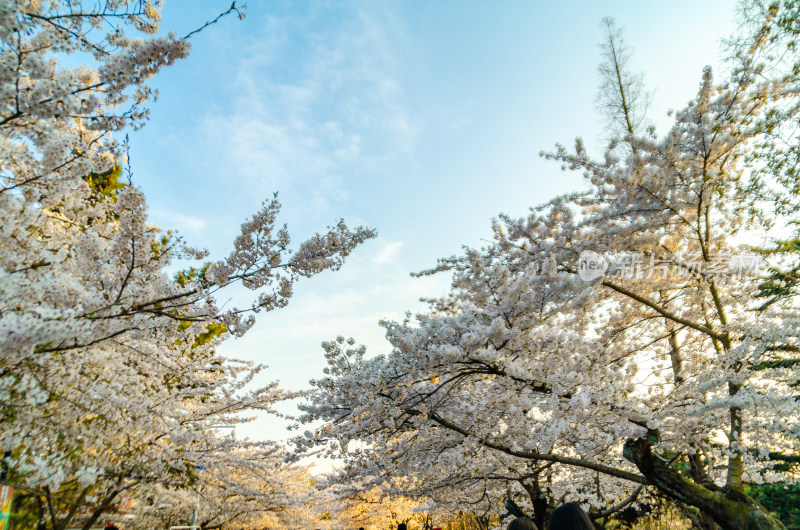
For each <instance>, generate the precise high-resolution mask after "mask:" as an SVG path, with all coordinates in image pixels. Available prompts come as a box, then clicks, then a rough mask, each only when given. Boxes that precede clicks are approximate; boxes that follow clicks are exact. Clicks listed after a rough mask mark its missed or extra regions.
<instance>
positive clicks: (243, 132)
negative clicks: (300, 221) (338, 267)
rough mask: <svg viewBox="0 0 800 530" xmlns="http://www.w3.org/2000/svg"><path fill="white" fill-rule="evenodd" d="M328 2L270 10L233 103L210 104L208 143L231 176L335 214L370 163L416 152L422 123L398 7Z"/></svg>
mask: <svg viewBox="0 0 800 530" xmlns="http://www.w3.org/2000/svg"><path fill="white" fill-rule="evenodd" d="M296 9H303V8H299V7H296ZM325 9H326V8H324V7H322V8H320V7H319V6H317V7H316V8H314V10H316V11H318V12H314V13H302V15H303V16H299V17H298V16H290V15H291V14H285V15H283V16H270V17H267V18H266V19H265V21H264V27H265V30H264V32H265V35H264V38H263V41H261V40H259V41H256V42H252V43H250V45H249V47H248V49H247V50H243V53H242V56H243V57H245V58H244V59H241V60H240V61H239V64H238V67H237V73H236V74H235V76H234V78H233V79H232V81H231V92H232V94H234V96H233V98H234V99H233V109H234V110H233V112H227V113H225V114H222V113H220V112H216V111H210V112H208V113H207V114H206V115H205V117H204V118H203V121H202V126H203V129H204V136H205V138H203V139H202V143H203V144H205V145H206V147H207V148H209V149H211V150H212V151H213V153H215V157H214V158H213V164H214V165H215V166H216V172H217V173H219V174H221V175H224V176H225V178H226V179H228V180H229V181H232V182H237V181H238V182H240V183H241V185H242V186H245V187H247V188H249V189H251V190H253V191H254V192H257V193H260V194H261V195H266V194H268V193H269V192H271V191H273V190H278V189H279V190H281V193H282V194H284V196H285V197H286V196H292V195H297V196H298V197H299V196H302V197H303V200H304V201H305V204H306V205H307V208H308V209H310V210H311V209H313V210H314V211H317V212H319V213H324V214H326V215H330V213H331V212H333V211H335V206H336V205H338V204H340V203H342V202H343V201H345V200H347V198H348V196H349V194H348V189H349V188H350V187H351V186H352V185H354V184H353V182H352V180H353V179H355V178H357V176H358V175H363V174H364V173H365V172H366V171H367V170H368V169H367V168H368V167H369V166H370V165H372V164H377V163H381V162H382V161H386V160H387V159H391V158H392V157H394V156H406V155H407V154H408V152H409V151H410V150H412V149H413V145H414V142H415V139H416V136H417V131H418V127H417V126H416V125H415V124H414V119H413V118H412V115H411V113H410V112H408V111H407V109H406V106H405V104H404V98H405V94H404V91H403V87H402V84H401V83H400V81H399V79H400V78H401V75H400V73H399V72H398V69H399V68H400V66H399V64H400V62H399V59H398V58H397V57H396V56H395V51H394V50H396V49H397V44H398V43H397V39H400V38H403V36H402V35H398V33H397V32H398V30H397V28H398V27H402V24H400V23H399V22H398V21H397V20H396V19H395V14H394V13H393V12H392V11H391V10H390V9H388V8H381V7H370V8H366V7H363V6H358V7H354V8H353V10H351V11H347V10H342V9H340V8H337V9H336V13H335V15H336V16H337V17H340V18H337V19H335V20H336V22H337V23H333V20H327V19H326V17H327V16H332V15H333V14H334V13H333V12H331V13H327V12H326V11H325ZM312 11H313V10H312ZM343 11H344V13H345V16H344V18H343V19H342V18H341V17H342V12H343ZM254 22H255V21H252V20H251V21H250V23H254ZM259 22H261V21H259ZM320 210H322V211H320ZM325 210H330V211H325Z"/></svg>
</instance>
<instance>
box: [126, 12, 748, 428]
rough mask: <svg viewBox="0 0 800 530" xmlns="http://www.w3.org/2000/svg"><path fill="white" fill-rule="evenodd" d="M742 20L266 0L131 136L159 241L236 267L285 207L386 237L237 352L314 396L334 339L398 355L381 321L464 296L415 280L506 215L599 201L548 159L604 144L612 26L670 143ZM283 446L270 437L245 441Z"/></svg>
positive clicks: (199, 51)
mask: <svg viewBox="0 0 800 530" xmlns="http://www.w3.org/2000/svg"><path fill="white" fill-rule="evenodd" d="M229 5H230V3H229V1H224V0H223V1H216V0H203V1H199V0H180V1H178V0H168V1H167V2H166V6H165V8H164V10H163V22H162V28H163V29H165V30H174V31H175V32H177V33H178V34H180V35H183V34H186V33H188V32H189V31H191V30H192V29H195V28H197V27H199V26H201V25H202V24H203V23H204V22H205V21H206V20H209V19H211V18H213V17H214V16H216V14H217V13H219V12H221V11H224V10H225V9H226V8H227V7H228V6H229ZM735 6H736V3H735V2H733V1H704V2H697V1H675V2H639V1H621V0H620V1H605V2H601V1H596V2H593V1H574V2H540V1H533V0H530V1H514V0H506V1H502V2H500V1H494V2H489V1H486V2H477V1H466V0H461V1H455V0H440V1H435V2H424V1H422V0H415V1H410V0H408V1H389V0H386V1H384V2H373V1H358V2H356V1H337V2H334V1H330V2H292V1H281V0H275V1H268V2H267V1H257V0H251V1H250V2H249V7H248V10H247V17H246V19H245V20H244V21H239V20H237V19H236V18H235V17H228V18H225V19H223V20H222V21H220V22H219V23H218V24H216V25H214V26H211V27H209V28H207V29H205V30H204V31H203V32H201V33H200V34H198V35H195V36H194V37H193V38H192V52H191V54H190V56H189V58H188V59H187V60H184V61H180V62H179V63H177V64H175V65H174V66H173V67H171V68H169V69H167V70H165V71H164V72H163V73H162V74H160V75H159V76H158V77H157V78H155V79H154V82H153V83H152V84H153V86H155V87H156V88H158V89H159V91H160V98H159V100H158V102H156V103H155V104H154V105H152V115H151V119H150V122H149V123H148V124H147V126H146V127H145V128H144V129H142V130H140V131H136V132H134V133H132V134H131V155H132V160H131V163H132V166H133V172H134V181H135V183H136V184H137V185H139V186H141V187H142V188H143V189H144V190H145V193H146V195H147V197H148V200H149V203H150V207H151V217H152V219H153V221H154V222H155V223H156V224H159V225H161V226H164V227H169V228H175V229H178V230H179V231H180V232H181V233H182V234H183V235H184V236H185V238H186V239H187V240H188V241H189V242H190V243H192V244H193V245H195V246H201V247H208V248H209V249H210V250H211V252H212V257H216V258H221V257H223V256H224V255H226V254H227V253H228V251H229V248H230V242H231V241H232V240H233V238H234V237H235V236H236V234H237V231H238V226H239V224H240V223H241V222H242V221H243V220H244V219H245V218H246V217H248V216H249V215H250V214H252V212H254V211H255V210H256V209H257V208H258V206H259V204H260V202H261V201H262V200H264V199H265V198H267V197H269V196H271V194H272V192H273V191H279V192H280V199H281V202H282V203H283V205H284V210H283V220H284V221H285V222H287V223H288V225H289V229H290V231H291V233H292V234H293V237H294V238H295V241H298V242H299V241H300V240H302V238H304V237H305V236H308V235H310V234H312V233H313V232H315V231H318V230H321V229H324V228H325V227H326V226H328V225H330V224H332V223H334V222H335V221H336V220H337V219H338V218H340V217H344V218H345V219H346V220H348V222H350V223H352V224H366V225H369V226H372V227H375V228H377V229H378V231H379V233H380V237H379V238H378V239H377V240H375V241H371V242H369V243H368V244H366V245H364V246H363V247H362V248H361V249H360V250H358V251H357V252H356V253H355V254H354V255H353V256H352V257H351V259H350V260H349V261H348V263H347V264H346V265H345V267H344V268H343V269H342V270H341V271H339V272H336V273H325V274H322V275H320V276H319V277H315V278H313V279H311V280H307V281H305V282H303V283H302V284H300V285H298V287H297V289H296V294H295V297H294V298H293V299H292V301H291V303H290V305H289V307H288V308H286V309H283V310H280V311H277V312H274V313H270V314H266V315H264V314H262V315H260V316H261V318H260V319H259V322H258V324H257V325H256V327H255V328H254V329H253V330H252V331H251V332H250V333H249V334H248V335H247V336H246V337H245V338H243V339H240V340H236V341H231V342H229V343H228V344H226V345H225V353H226V354H228V355H231V356H233V357H237V358H247V359H251V360H255V361H258V362H262V363H266V364H268V365H270V370H269V372H268V373H269V377H271V378H272V379H280V380H281V382H282V384H283V385H284V386H285V387H287V388H291V389H300V388H305V387H306V386H307V381H308V380H309V379H311V378H313V377H317V376H319V375H320V374H321V370H322V368H323V367H324V358H323V355H322V349H321V348H320V346H319V344H320V342H321V341H323V340H327V339H330V338H333V337H334V336H336V335H337V334H342V335H345V336H354V337H355V338H356V339H357V340H358V341H359V342H362V343H365V344H367V345H368V348H369V351H371V352H372V353H378V352H383V351H386V350H387V348H388V343H386V342H385V340H384V339H383V334H382V328H380V327H379V326H378V320H379V319H381V318H391V319H400V318H402V317H403V314H404V312H405V311H407V310H411V311H414V310H418V309H421V308H422V305H421V304H420V303H419V302H418V301H417V300H418V299H419V297H421V296H436V295H439V294H443V293H444V292H445V290H446V285H447V282H446V278H425V279H413V278H410V277H409V273H410V272H412V271H417V270H421V269H424V268H427V267H430V266H432V265H433V264H434V263H435V261H436V259H437V258H439V257H443V256H448V255H451V254H454V253H459V252H460V249H461V246H462V245H470V246H480V245H481V244H482V240H485V239H488V238H490V237H491V230H490V220H491V218H492V217H493V216H496V215H497V214H498V213H500V212H504V213H508V214H510V215H513V216H522V215H525V214H526V212H527V209H528V207H529V206H533V205H536V204H539V203H542V202H544V201H546V200H548V199H550V198H551V197H553V196H555V195H558V194H560V193H564V192H569V191H573V190H576V189H579V188H580V187H581V186H582V179H581V177H580V176H579V175H576V174H570V173H564V172H561V171H560V169H559V167H558V166H557V165H556V164H553V163H549V162H547V161H544V160H542V159H541V158H540V157H539V152H540V151H541V150H548V149H550V148H552V147H553V145H554V144H555V143H556V142H561V143H565V144H568V145H571V144H572V142H573V140H574V138H575V137H576V136H581V137H582V138H583V139H584V140H585V142H586V143H587V145H588V146H589V148H590V149H594V150H595V152H597V148H598V146H600V145H601V142H602V137H603V131H602V120H601V118H600V116H599V114H598V113H597V111H596V109H595V95H596V90H597V86H598V77H597V73H596V72H597V63H598V61H599V59H600V52H599V47H598V45H599V43H600V42H601V41H602V39H603V32H602V29H601V27H600V21H601V19H602V18H603V17H605V16H612V17H614V18H616V20H617V23H618V25H619V26H621V27H623V28H624V30H625V35H626V39H627V41H628V43H629V44H631V45H632V46H633V47H634V50H635V51H634V57H633V61H632V69H633V70H635V71H641V72H643V73H644V75H645V79H646V82H647V84H648V86H649V87H650V88H651V89H652V90H653V91H654V97H653V103H652V105H651V117H652V119H654V121H655V122H656V123H657V125H658V126H659V128H660V129H661V130H664V129H665V127H666V126H667V124H668V123H669V119H668V118H667V117H666V112H667V110H668V109H671V108H675V109H677V108H681V107H682V106H683V105H684V104H685V103H686V102H687V101H688V100H690V99H691V98H692V96H693V95H694V94H695V92H696V90H697V87H698V83H699V80H700V74H701V70H702V68H703V66H705V65H707V64H711V65H716V64H718V62H719V57H720V53H719V50H720V46H719V43H720V39H721V38H723V37H724V36H726V35H728V34H729V33H730V32H731V31H732V29H733V28H734V9H735ZM282 429H283V427H282V425H281V424H280V423H279V422H275V421H270V420H260V421H258V422H255V423H253V424H251V425H250V426H248V427H246V428H244V429H242V431H243V434H245V435H249V436H251V437H255V438H271V439H276V438H283V437H285V436H286V434H285V432H284V431H283V430H282Z"/></svg>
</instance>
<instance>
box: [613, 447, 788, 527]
mask: <svg viewBox="0 0 800 530" xmlns="http://www.w3.org/2000/svg"><path fill="white" fill-rule="evenodd" d="M623 454H624V456H625V458H627V459H628V460H630V461H631V462H633V463H634V464H635V465H636V467H638V468H639V471H640V472H641V473H642V475H644V476H645V478H646V479H647V480H648V481H649V482H650V483H651V484H653V485H654V486H655V487H657V488H658V489H659V490H660V491H661V492H662V493H664V494H665V495H667V496H669V497H671V498H673V499H675V500H677V501H679V502H682V503H684V504H688V505H690V506H694V507H696V508H697V509H699V510H700V513H701V514H707V515H709V516H710V517H711V518H713V519H714V521H715V522H716V523H717V524H718V525H719V526H720V527H721V528H722V529H723V530H786V527H785V526H783V524H782V523H781V522H780V521H779V520H778V519H777V518H776V517H775V516H773V515H772V514H771V513H769V512H768V511H767V510H765V509H764V508H763V507H762V506H761V505H759V504H758V503H757V502H756V501H755V500H753V499H752V498H750V497H749V496H747V495H745V494H744V493H741V492H739V491H735V490H716V491H715V490H711V489H709V488H707V487H704V486H701V485H699V484H696V483H695V482H693V481H691V480H689V479H688V478H686V477H684V476H683V475H681V474H680V473H678V472H677V471H675V470H674V469H672V467H671V466H670V465H669V463H668V462H666V461H664V460H662V459H661V458H659V457H658V456H657V455H656V454H655V453H654V452H653V444H652V442H651V441H650V440H649V439H648V438H637V439H633V438H629V439H628V440H627V441H626V442H625V448H624V452H623Z"/></svg>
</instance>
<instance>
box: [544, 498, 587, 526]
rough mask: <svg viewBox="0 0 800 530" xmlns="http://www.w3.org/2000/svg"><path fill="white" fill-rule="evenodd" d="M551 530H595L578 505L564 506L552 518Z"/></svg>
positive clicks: (556, 510)
mask: <svg viewBox="0 0 800 530" xmlns="http://www.w3.org/2000/svg"><path fill="white" fill-rule="evenodd" d="M550 530H595V528H594V525H593V524H592V520H591V519H589V516H588V515H586V512H584V511H583V510H581V507H580V506H578V505H577V504H572V503H569V504H562V505H561V506H559V507H558V508H556V509H555V510H553V515H551V516H550Z"/></svg>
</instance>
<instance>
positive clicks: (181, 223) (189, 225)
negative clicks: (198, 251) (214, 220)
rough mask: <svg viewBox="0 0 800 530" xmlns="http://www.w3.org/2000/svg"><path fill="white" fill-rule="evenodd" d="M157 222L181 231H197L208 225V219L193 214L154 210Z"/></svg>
mask: <svg viewBox="0 0 800 530" xmlns="http://www.w3.org/2000/svg"><path fill="white" fill-rule="evenodd" d="M151 215H152V216H153V219H154V221H156V224H158V225H163V226H165V227H167V228H173V229H177V230H178V231H180V232H195V231H199V230H202V229H203V228H205V227H206V221H205V220H204V219H201V218H199V217H195V216H193V215H186V214H182V213H179V212H169V211H163V210H154V211H152V212H151Z"/></svg>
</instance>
